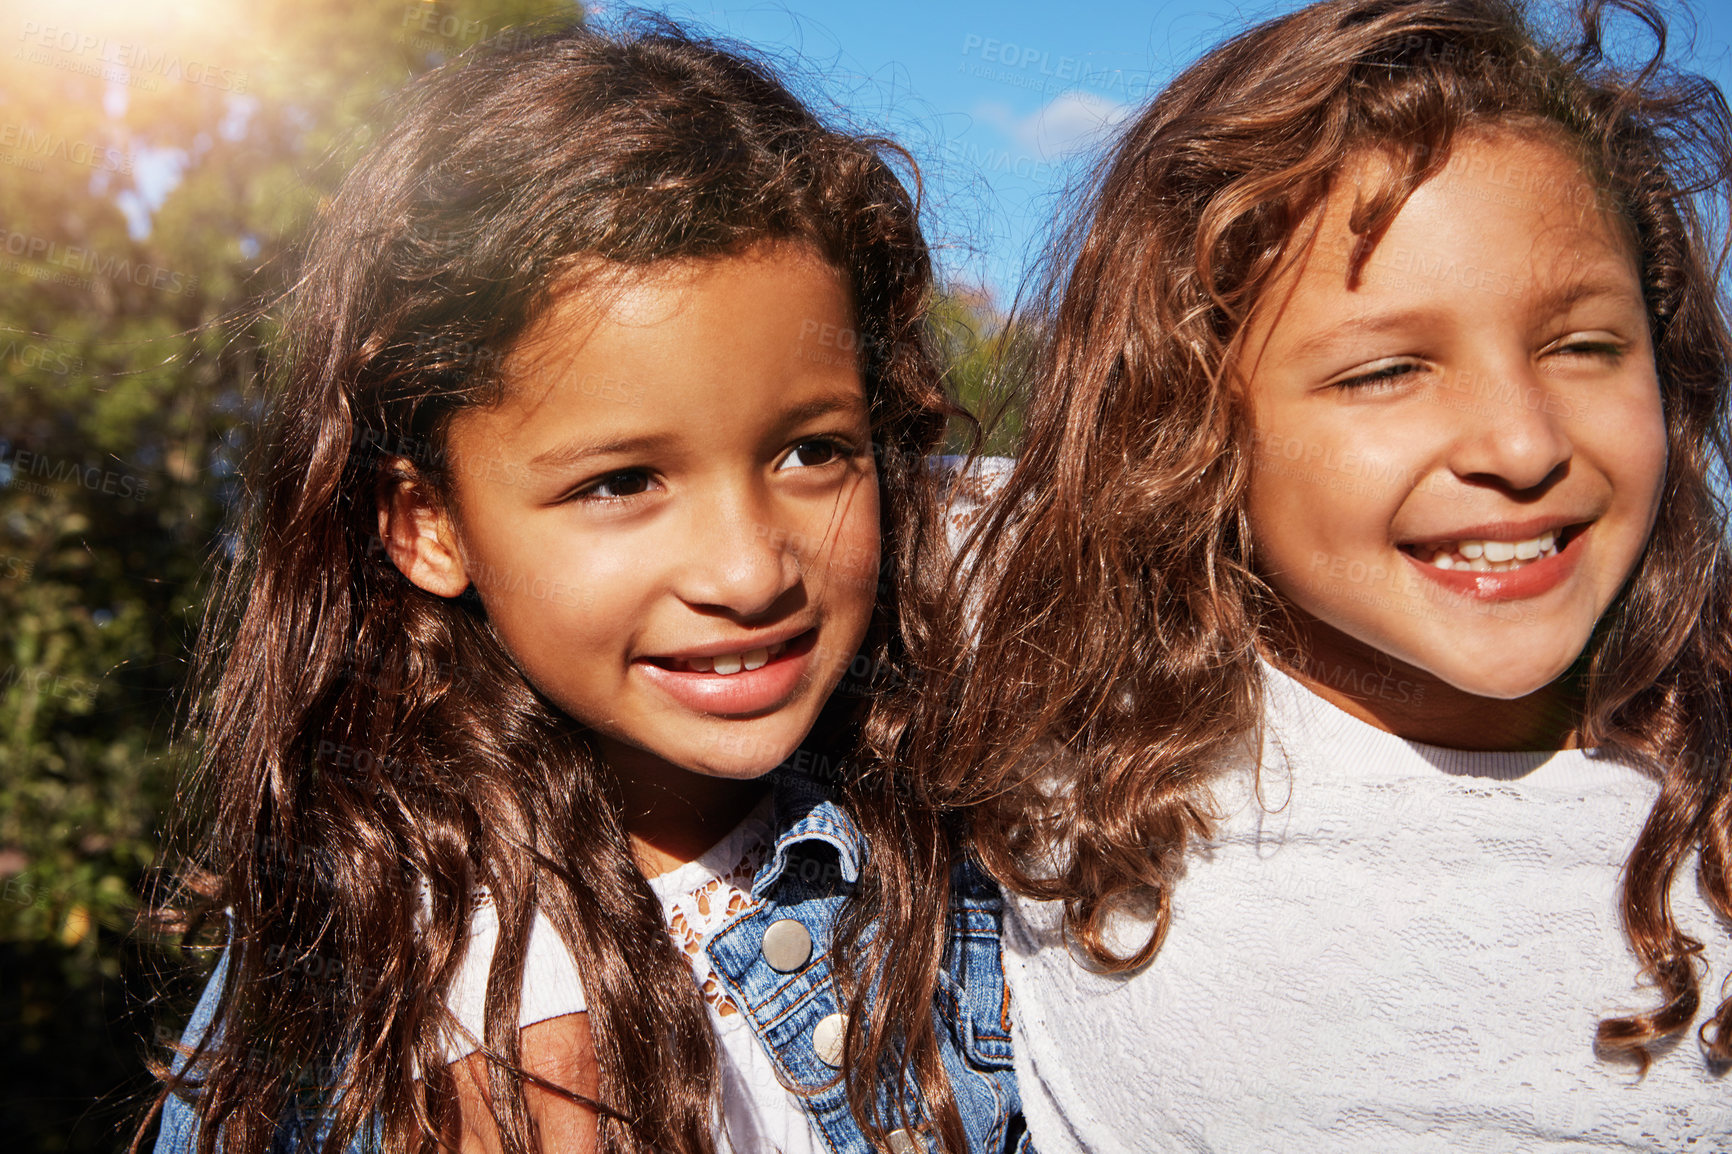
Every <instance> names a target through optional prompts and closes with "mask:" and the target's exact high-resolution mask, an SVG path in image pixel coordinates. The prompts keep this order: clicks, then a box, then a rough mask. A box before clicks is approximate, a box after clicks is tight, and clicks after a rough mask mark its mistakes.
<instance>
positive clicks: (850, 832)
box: [752, 766, 866, 898]
mask: <svg viewBox="0 0 1732 1154" xmlns="http://www.w3.org/2000/svg"><path fill="white" fill-rule="evenodd" d="M770 787H771V789H772V791H773V797H774V803H773V804H774V807H775V815H776V816H775V822H776V829H778V830H780V831H781V832H780V833H779V834H778V835H777V836H776V846H775V849H774V851H772V853H771V854H770V860H769V861H767V862H765V863H764V867H763V868H762V869H760V870H759V871H758V877H757V880H756V881H754V882H753V883H752V896H753V897H755V898H761V897H763V896H764V895H765V894H766V893H768V892H769V890H770V888H771V887H772V886H774V885H775V884H776V882H777V881H778V880H779V879H780V878H781V876H782V874H783V873H784V872H785V871H786V870H787V868H788V858H789V857H790V856H792V854H793V850H794V847H795V846H797V845H800V844H801V843H803V842H809V841H818V842H824V843H826V844H828V845H830V846H833V847H835V850H836V865H837V867H838V868H839V869H840V870H841V871H842V880H843V881H846V882H849V883H850V884H852V883H853V882H856V881H858V880H859V878H860V861H861V859H862V858H863V857H864V856H865V852H866V847H865V846H864V845H863V844H862V838H861V836H860V829H859V827H858V826H856V825H855V824H854V821H853V819H852V818H850V817H849V816H848V815H847V814H846V813H845V812H843V810H842V808H841V807H840V806H838V805H837V804H836V803H835V802H834V801H832V800H830V791H829V790H827V789H826V788H824V786H823V784H822V783H820V782H819V781H817V780H816V779H814V778H813V777H811V776H809V775H808V774H805V773H802V772H800V770H798V769H793V768H788V767H786V766H784V767H782V768H780V769H777V770H776V771H775V773H774V775H773V776H772V777H771V779H770Z"/></svg>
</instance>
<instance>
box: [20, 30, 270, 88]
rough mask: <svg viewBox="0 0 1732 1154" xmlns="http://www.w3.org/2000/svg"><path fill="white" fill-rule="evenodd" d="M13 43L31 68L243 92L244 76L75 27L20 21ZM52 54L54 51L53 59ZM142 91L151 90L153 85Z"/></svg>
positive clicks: (171, 53) (161, 49) (149, 46)
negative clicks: (107, 71)
mask: <svg viewBox="0 0 1732 1154" xmlns="http://www.w3.org/2000/svg"><path fill="white" fill-rule="evenodd" d="M18 39H19V40H21V41H23V43H24V46H23V47H22V48H21V49H19V50H18V52H17V53H16V55H17V56H18V58H20V59H23V60H28V61H29V62H30V63H32V64H46V65H49V66H51V67H55V68H62V69H66V70H68V71H74V72H84V73H88V74H90V75H103V69H104V68H114V69H124V70H125V71H126V72H128V73H131V74H133V75H135V76H140V77H144V78H154V77H161V78H162V79H164V80H178V81H181V82H182V83H185V84H198V85H202V86H203V87H206V88H216V89H220V90H222V91H223V92H235V93H243V92H245V91H246V90H247V74H246V73H244V72H237V71H235V70H234V69H232V68H224V67H222V66H221V65H217V64H211V63H208V62H207V61H203V60H195V59H190V58H187V57H183V56H182V55H181V54H180V53H178V52H175V51H173V50H171V49H165V48H157V47H154V46H152V45H149V44H133V43H130V42H128V41H124V40H115V39H112V38H110V37H107V36H97V35H93V34H91V33H89V32H81V31H79V30H78V29H76V28H62V27H60V26H58V25H53V24H46V25H45V24H39V23H37V22H36V21H34V20H26V21H24V22H23V23H22V25H21V26H20V31H19V33H18ZM55 53H59V56H58V58H56V57H55V55H54V54H55ZM145 87H147V88H154V87H155V85H154V84H151V85H146V86H145Z"/></svg>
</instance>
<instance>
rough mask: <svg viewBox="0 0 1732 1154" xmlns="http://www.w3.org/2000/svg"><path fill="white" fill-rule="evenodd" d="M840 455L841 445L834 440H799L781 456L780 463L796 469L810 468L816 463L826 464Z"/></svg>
mask: <svg viewBox="0 0 1732 1154" xmlns="http://www.w3.org/2000/svg"><path fill="white" fill-rule="evenodd" d="M841 456H842V446H840V445H838V444H837V443H836V442H835V441H824V440H819V441H801V442H800V443H799V444H798V445H795V446H794V447H793V448H792V449H790V450H789V451H788V455H787V456H786V457H784V458H782V464H783V465H784V466H792V467H794V468H796V469H810V468H814V467H815V466H818V465H828V464H829V463H830V462H832V461H835V460H837V459H839V458H840V457H841Z"/></svg>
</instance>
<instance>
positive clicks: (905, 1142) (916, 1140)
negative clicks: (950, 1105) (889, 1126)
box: [884, 1130, 926, 1154]
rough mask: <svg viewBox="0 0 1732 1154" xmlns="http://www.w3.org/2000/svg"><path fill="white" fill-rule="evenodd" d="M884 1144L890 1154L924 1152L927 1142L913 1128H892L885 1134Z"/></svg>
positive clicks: (919, 1153) (918, 1153) (916, 1153)
mask: <svg viewBox="0 0 1732 1154" xmlns="http://www.w3.org/2000/svg"><path fill="white" fill-rule="evenodd" d="M884 1145H885V1147H886V1148H887V1149H888V1150H889V1151H890V1154H922V1152H923V1151H924V1150H925V1149H926V1143H925V1142H923V1141H921V1138H920V1135H919V1134H916V1133H915V1132H914V1131H912V1130H892V1131H890V1133H888V1134H886V1135H885V1136H884Z"/></svg>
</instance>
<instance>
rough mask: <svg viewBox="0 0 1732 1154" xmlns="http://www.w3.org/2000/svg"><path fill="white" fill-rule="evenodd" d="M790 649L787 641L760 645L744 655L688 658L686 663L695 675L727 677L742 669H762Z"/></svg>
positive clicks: (728, 654)
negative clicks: (706, 674)
mask: <svg viewBox="0 0 1732 1154" xmlns="http://www.w3.org/2000/svg"><path fill="white" fill-rule="evenodd" d="M787 648H788V643H787V642H786V641H778V642H776V643H775V644H774V645H760V646H758V647H757V648H756V649H748V650H746V651H745V652H743V653H723V654H720V655H718V656H716V657H688V658H686V659H685V661H684V665H685V667H686V668H687V669H689V670H691V671H692V672H693V673H720V674H722V675H723V676H727V675H728V674H730V673H738V672H739V671H740V670H742V669H762V668H763V667H764V666H766V665H768V664H769V663H770V662H771V661H772V660H774V659H775V658H777V657H779V656H781V654H782V651H783V650H785V649H787Z"/></svg>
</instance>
